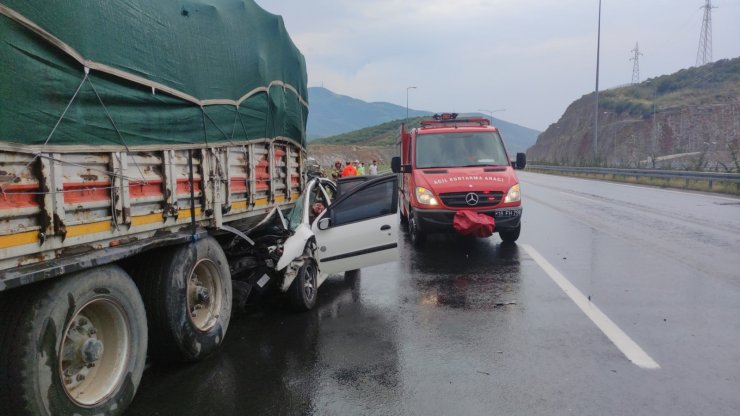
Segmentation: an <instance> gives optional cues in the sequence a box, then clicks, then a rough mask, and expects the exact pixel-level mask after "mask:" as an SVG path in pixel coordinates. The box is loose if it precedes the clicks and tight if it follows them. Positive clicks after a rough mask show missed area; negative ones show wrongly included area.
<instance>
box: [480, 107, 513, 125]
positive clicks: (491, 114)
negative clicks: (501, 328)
mask: <svg viewBox="0 0 740 416" xmlns="http://www.w3.org/2000/svg"><path fill="white" fill-rule="evenodd" d="M478 111H482V112H484V113H488V114H489V115H490V116H491V125H493V113H495V112H497V111H506V109H505V108H499V109H496V110H485V109H480V108H479V109H478Z"/></svg>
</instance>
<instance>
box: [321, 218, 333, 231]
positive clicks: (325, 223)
mask: <svg viewBox="0 0 740 416" xmlns="http://www.w3.org/2000/svg"><path fill="white" fill-rule="evenodd" d="M330 225H331V218H322V219H320V220H319V230H327V229H329V226H330Z"/></svg>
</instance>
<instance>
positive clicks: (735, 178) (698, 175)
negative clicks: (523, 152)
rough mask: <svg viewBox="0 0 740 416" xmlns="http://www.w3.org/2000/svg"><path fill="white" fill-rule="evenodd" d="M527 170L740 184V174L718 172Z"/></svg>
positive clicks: (577, 168) (529, 166)
mask: <svg viewBox="0 0 740 416" xmlns="http://www.w3.org/2000/svg"><path fill="white" fill-rule="evenodd" d="M527 168H529V169H536V170H544V171H553V172H567V173H584V174H600V175H619V176H635V177H652V178H664V179H685V180H694V181H709V182H732V183H740V173H720V172H692V171H681V170H660V169H617V168H596V167H570V166H548V165H527Z"/></svg>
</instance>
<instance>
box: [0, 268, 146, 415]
mask: <svg viewBox="0 0 740 416" xmlns="http://www.w3.org/2000/svg"><path fill="white" fill-rule="evenodd" d="M12 295H13V296H8V295H7V294H6V295H5V296H4V297H3V298H2V299H0V320H2V322H0V380H2V383H0V403H2V408H3V414H5V412H7V414H12V415H72V414H75V415H98V414H105V415H118V414H122V413H123V412H124V410H125V409H126V407H128V405H129V404H130V403H131V400H132V399H133V397H134V394H135V393H136V389H137V388H138V386H139V382H140V381H141V375H142V373H143V372H144V365H145V363H146V343H147V325H146V313H145V311H144V304H143V302H142V301H141V296H140V295H139V292H138V290H137V288H136V285H135V284H134V282H133V281H132V280H131V278H130V277H129V276H128V274H126V272H124V271H123V270H122V269H121V268H119V267H117V266H104V267H99V268H95V269H91V270H87V271H84V272H80V273H77V274H74V275H70V276H68V277H64V278H59V279H57V280H54V281H50V282H47V283H42V284H40V285H34V286H29V287H28V288H26V289H20V290H19V291H18V292H17V293H13V294H12Z"/></svg>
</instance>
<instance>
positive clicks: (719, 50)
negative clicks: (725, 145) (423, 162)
mask: <svg viewBox="0 0 740 416" xmlns="http://www.w3.org/2000/svg"><path fill="white" fill-rule="evenodd" d="M256 1H257V3H258V4H260V5H261V6H262V7H263V8H264V9H266V10H268V11H270V12H272V13H275V14H279V15H282V16H283V18H284V20H285V24H286V26H287V29H288V31H289V33H290V34H291V37H292V38H293V41H294V42H295V43H296V45H297V46H298V48H299V49H300V50H301V51H302V52H303V54H304V55H305V57H306V64H307V67H308V80H309V81H308V82H309V86H324V87H326V88H328V89H330V90H332V91H333V92H335V93H337V94H342V95H349V96H351V97H354V98H359V99H361V100H365V101H371V102H372V101H386V102H391V103H394V104H398V105H402V106H405V105H406V87H409V86H416V87H417V89H416V90H410V91H409V106H410V107H411V108H414V109H418V110H428V111H438V112H441V111H455V112H473V111H477V110H478V109H488V110H496V109H501V108H503V109H506V111H504V112H497V113H495V116H496V117H497V118H501V119H504V120H507V121H511V122H514V123H518V124H521V125H523V126H527V127H531V128H535V129H538V130H544V129H545V128H547V126H548V125H549V124H551V123H554V122H556V121H557V120H558V118H560V116H561V115H562V114H563V112H564V111H565V109H566V107H567V106H568V104H570V103H571V102H572V101H573V100H575V99H577V98H579V97H581V96H582V95H584V94H587V93H589V92H592V91H593V90H594V86H595V69H596V33H597V17H598V0H558V1H550V0H256ZM712 3H713V5H715V6H717V7H718V8H716V9H713V10H712V28H713V31H712V34H713V58H714V60H718V59H722V58H734V57H738V56H740V0H714V1H713V2H712ZM703 5H704V1H703V0H602V23H601V76H600V82H599V84H600V89H604V88H608V87H613V86H617V85H622V84H627V83H629V82H630V81H631V79H632V62H631V61H630V57H631V52H630V51H631V50H632V49H633V48H634V47H635V42H639V46H640V51H641V52H642V53H644V55H643V56H640V78H641V80H645V79H647V78H649V77H654V76H658V75H663V74H669V73H673V72H675V71H677V70H679V69H681V68H687V67H690V66H693V65H694V64H695V62H696V53H697V48H698V44H699V32H700V29H701V24H702V17H703V9H702V6H703Z"/></svg>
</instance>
